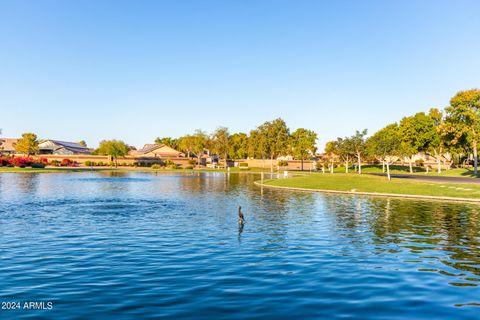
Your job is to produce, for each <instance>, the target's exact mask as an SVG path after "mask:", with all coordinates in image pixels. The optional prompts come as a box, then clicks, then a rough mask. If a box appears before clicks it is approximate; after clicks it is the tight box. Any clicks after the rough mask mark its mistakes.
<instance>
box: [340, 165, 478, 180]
mask: <svg viewBox="0 0 480 320" xmlns="http://www.w3.org/2000/svg"><path fill="white" fill-rule="evenodd" d="M333 171H334V172H336V173H345V167H339V168H335V169H334V170H333ZM353 172H354V170H353V168H350V169H349V173H353ZM362 173H382V165H366V166H362ZM390 173H392V174H410V170H409V168H408V166H397V165H395V166H390ZM413 173H414V174H422V175H425V174H427V172H426V171H425V168H423V167H413ZM428 175H432V176H445V177H469V178H475V177H477V178H480V174H477V176H475V175H474V174H473V168H456V169H450V170H442V173H440V174H438V173H437V171H436V168H435V169H429V172H428Z"/></svg>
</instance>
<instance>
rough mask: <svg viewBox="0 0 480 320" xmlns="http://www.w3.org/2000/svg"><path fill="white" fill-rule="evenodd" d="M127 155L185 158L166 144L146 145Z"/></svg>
mask: <svg viewBox="0 0 480 320" xmlns="http://www.w3.org/2000/svg"><path fill="white" fill-rule="evenodd" d="M129 155H131V156H136V157H148V158H180V157H184V156H185V155H184V154H183V153H181V152H180V151H178V150H175V149H173V148H171V147H169V146H167V145H166V144H146V145H144V146H143V148H142V149H139V150H132V151H130V153H129Z"/></svg>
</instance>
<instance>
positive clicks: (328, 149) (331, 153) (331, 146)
mask: <svg viewBox="0 0 480 320" xmlns="http://www.w3.org/2000/svg"><path fill="white" fill-rule="evenodd" d="M325 155H326V157H327V159H328V160H329V168H330V173H332V174H333V167H334V165H335V159H336V158H337V157H338V143H337V141H328V142H327V144H326V145H325Z"/></svg>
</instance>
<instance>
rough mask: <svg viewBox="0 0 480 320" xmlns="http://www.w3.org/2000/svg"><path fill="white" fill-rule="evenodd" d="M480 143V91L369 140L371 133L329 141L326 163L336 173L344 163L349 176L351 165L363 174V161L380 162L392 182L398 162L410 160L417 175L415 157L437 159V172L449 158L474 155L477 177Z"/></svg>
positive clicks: (458, 97)
mask: <svg viewBox="0 0 480 320" xmlns="http://www.w3.org/2000/svg"><path fill="white" fill-rule="evenodd" d="M479 142H480V90H479V89H471V90H465V91H460V92H458V93H457V94H456V95H455V96H454V97H452V98H451V99H450V104H449V105H448V106H447V107H445V108H444V110H440V109H437V108H432V109H430V110H429V112H428V113H425V112H419V113H416V114H415V115H412V116H407V117H404V118H403V119H401V120H400V121H399V122H394V123H391V124H389V125H387V126H385V127H384V128H382V129H380V130H378V131H377V132H375V133H374V134H373V135H372V136H370V137H368V138H367V131H366V130H363V131H361V132H359V131H357V132H356V134H355V135H353V136H351V137H345V138H337V140H334V141H329V142H327V144H326V147H325V155H326V157H325V159H326V161H327V163H328V166H329V168H330V172H332V173H333V166H334V163H335V162H336V161H341V162H343V163H344V165H345V168H346V172H347V173H348V167H349V164H350V163H351V162H352V161H353V159H355V160H356V161H357V162H358V173H359V174H361V172H362V171H361V164H362V161H364V160H366V159H369V160H378V161H380V162H381V163H382V166H383V168H384V171H385V168H386V171H387V176H388V178H389V179H390V165H391V164H392V163H393V162H395V161H397V160H398V159H402V158H403V159H407V161H408V164H409V170H410V172H413V168H412V167H413V159H414V157H415V155H417V154H419V153H424V154H428V155H431V156H433V157H434V158H435V159H436V162H437V170H438V172H440V171H441V163H442V161H443V162H445V161H447V155H448V156H449V157H450V158H449V159H448V161H450V165H451V164H452V159H458V160H460V159H464V160H468V159H470V157H471V155H473V157H472V158H473V159H472V160H473V167H474V173H475V175H476V174H477V172H478V143H479Z"/></svg>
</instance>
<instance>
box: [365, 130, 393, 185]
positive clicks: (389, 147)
mask: <svg viewBox="0 0 480 320" xmlns="http://www.w3.org/2000/svg"><path fill="white" fill-rule="evenodd" d="M366 149H367V150H368V152H369V153H370V154H371V155H372V156H375V157H378V158H380V159H381V160H382V162H383V163H385V164H386V165H387V177H388V180H391V177H390V164H391V163H393V162H394V161H395V160H396V159H397V158H398V156H399V155H400V153H401V139H400V135H399V130H398V124H397V123H393V124H390V125H388V126H386V127H385V128H383V129H381V130H379V131H377V132H376V133H375V134H374V135H373V136H371V137H370V138H368V140H367V142H366Z"/></svg>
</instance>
